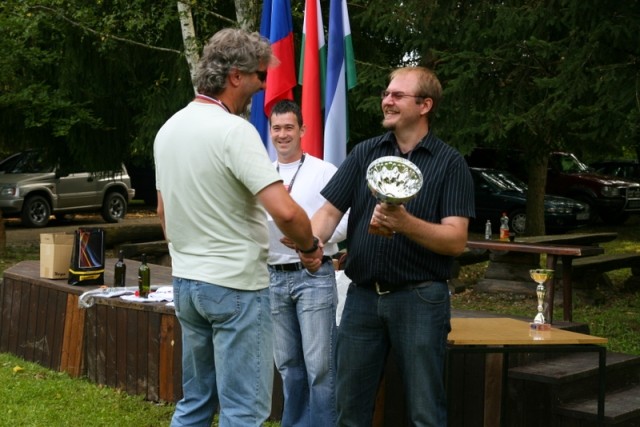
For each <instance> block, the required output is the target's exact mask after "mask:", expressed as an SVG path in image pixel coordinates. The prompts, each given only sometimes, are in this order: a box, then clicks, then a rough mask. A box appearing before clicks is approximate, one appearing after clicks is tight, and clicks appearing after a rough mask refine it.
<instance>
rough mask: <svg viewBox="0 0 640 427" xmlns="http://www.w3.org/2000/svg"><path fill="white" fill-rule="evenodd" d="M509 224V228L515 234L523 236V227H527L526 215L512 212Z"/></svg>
mask: <svg viewBox="0 0 640 427" xmlns="http://www.w3.org/2000/svg"><path fill="white" fill-rule="evenodd" d="M509 219H510V221H509V222H510V223H511V224H509V227H510V229H511V230H513V231H514V232H515V233H516V234H520V235H522V234H524V230H525V227H526V225H527V214H526V213H524V211H514V212H512V213H511V216H510V217H509Z"/></svg>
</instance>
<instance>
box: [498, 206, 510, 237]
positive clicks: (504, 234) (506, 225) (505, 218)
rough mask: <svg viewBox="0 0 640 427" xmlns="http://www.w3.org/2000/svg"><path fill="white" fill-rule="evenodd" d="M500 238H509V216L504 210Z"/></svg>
mask: <svg viewBox="0 0 640 427" xmlns="http://www.w3.org/2000/svg"><path fill="white" fill-rule="evenodd" d="M500 240H509V217H508V216H507V213H506V212H502V217H501V218H500Z"/></svg>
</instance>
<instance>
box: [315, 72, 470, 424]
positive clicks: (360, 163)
mask: <svg viewBox="0 0 640 427" xmlns="http://www.w3.org/2000/svg"><path fill="white" fill-rule="evenodd" d="M441 97H442V87H441V85H440V82H439V81H438V79H437V77H436V75H435V74H434V73H433V72H432V71H431V70H428V69H426V68H422V67H410V68H400V69H397V70H395V71H393V72H392V73H391V75H390V82H389V85H388V86H387V89H386V90H385V91H384V92H383V93H382V102H381V107H382V112H383V115H384V118H383V121H382V125H383V126H384V128H385V129H387V130H388V132H387V133H385V134H383V135H381V136H378V137H375V138H371V139H369V140H367V141H364V142H362V143H360V144H358V145H357V146H356V147H355V148H354V149H353V150H352V152H351V153H350V154H349V156H348V157H347V159H346V160H345V162H344V163H343V164H342V165H341V166H340V168H339V169H338V171H337V172H336V174H335V175H334V176H333V178H332V179H331V181H329V183H328V184H327V186H326V187H325V188H324V189H323V190H322V193H321V194H322V195H323V196H324V197H325V199H327V202H326V203H325V204H324V205H323V206H322V208H320V209H319V210H318V212H317V213H316V214H315V215H314V216H313V219H312V224H313V229H314V235H316V236H317V237H319V238H320V240H322V241H326V240H327V239H328V238H329V237H330V236H331V234H332V232H333V230H334V229H335V227H336V225H337V224H338V223H339V221H340V219H341V218H342V216H343V214H344V212H346V211H347V210H348V209H351V211H350V216H349V225H348V230H347V241H348V244H347V254H348V255H347V263H346V268H345V272H346V274H347V276H348V277H349V278H350V279H351V280H352V284H351V285H350V287H349V291H348V294H347V299H346V302H345V306H344V311H343V313H342V320H341V323H340V327H339V329H338V339H337V348H336V350H337V355H336V360H337V371H336V386H337V389H336V393H337V402H338V425H339V426H370V425H371V421H372V417H373V410H374V403H375V396H376V391H377V388H378V383H379V381H380V378H381V375H382V372H383V369H384V366H385V360H386V357H387V354H388V352H389V351H390V350H391V351H393V352H394V357H395V359H396V361H397V363H398V367H399V370H400V372H401V375H402V381H403V383H404V388H405V396H406V398H407V401H408V405H407V406H408V411H409V414H408V415H409V418H410V420H411V424H412V425H415V426H437V427H441V426H446V425H447V409H446V396H445V391H444V383H443V379H444V375H443V374H444V363H445V351H446V340H447V334H448V333H449V330H450V317H451V310H450V301H449V290H448V286H447V280H448V279H449V278H450V277H451V276H452V266H453V261H454V257H455V256H457V255H459V254H460V253H462V251H463V250H464V248H465V245H466V241H467V229H468V224H469V218H471V217H473V216H474V215H475V212H474V199H473V181H472V179H471V175H470V173H469V170H468V167H467V164H466V162H465V160H464V158H463V157H462V156H461V155H460V153H458V152H457V151H456V150H454V149H453V148H452V147H450V146H449V145H447V144H445V143H444V142H443V141H441V140H440V139H438V138H437V137H436V136H435V134H434V133H433V131H432V130H431V129H430V126H429V123H430V118H431V116H432V114H433V112H434V111H435V108H436V106H437V105H438V102H439V101H440V99H441ZM392 155H395V156H399V157H403V158H406V159H408V160H410V161H411V162H413V163H414V164H416V166H417V167H418V168H419V169H420V171H421V172H422V175H423V178H424V184H423V186H422V189H421V190H420V192H419V193H418V194H417V196H416V197H415V198H414V199H412V200H410V201H409V202H406V203H405V204H403V205H391V204H387V203H377V202H376V199H375V198H374V197H373V196H372V194H371V191H370V190H369V189H368V187H367V182H366V171H367V168H368V166H369V164H370V163H371V162H372V161H374V160H376V159H378V158H380V157H383V156H392ZM371 221H374V222H375V223H377V226H378V228H379V231H378V232H376V233H370V232H369V227H370V222H371ZM380 230H381V232H380Z"/></svg>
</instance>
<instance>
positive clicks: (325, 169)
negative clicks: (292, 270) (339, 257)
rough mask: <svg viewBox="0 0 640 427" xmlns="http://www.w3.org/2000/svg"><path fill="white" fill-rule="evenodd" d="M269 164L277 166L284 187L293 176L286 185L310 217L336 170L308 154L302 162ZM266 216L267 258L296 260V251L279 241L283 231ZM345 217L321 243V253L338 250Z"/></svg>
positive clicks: (272, 261) (284, 261) (276, 261)
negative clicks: (328, 238) (325, 241)
mask: <svg viewBox="0 0 640 427" xmlns="http://www.w3.org/2000/svg"><path fill="white" fill-rule="evenodd" d="M273 165H274V167H277V168H278V169H279V170H280V176H282V179H283V183H284V185H285V186H286V187H289V186H291V181H292V180H293V186H291V187H290V188H291V191H290V193H289V194H291V197H292V198H293V199H294V200H295V201H296V202H297V203H298V204H299V205H300V206H301V207H302V209H304V211H305V212H306V213H307V215H308V216H309V218H311V217H312V216H313V214H314V213H315V212H316V211H317V210H318V209H320V207H321V206H322V205H323V204H324V202H325V201H326V200H325V198H324V197H322V195H320V190H322V189H323V188H324V186H325V184H326V183H327V182H329V180H330V179H331V177H332V176H333V174H334V173H335V172H336V170H337V169H336V167H335V166H334V165H332V164H331V163H329V162H325V161H323V160H320V159H318V158H316V157H313V156H311V155H309V154H305V155H304V162H302V165H300V161H297V162H292V163H278V162H277V161H276V162H274V163H273ZM296 172H297V173H296ZM294 176H295V179H294ZM267 217H268V220H269V258H268V260H267V262H268V263H269V264H272V265H273V264H289V263H292V262H299V261H300V257H299V256H298V254H297V253H296V252H295V251H294V250H292V249H289V248H288V247H286V246H285V245H283V244H282V243H280V239H281V238H282V237H283V234H282V232H281V231H280V230H279V229H278V227H277V226H276V225H275V223H274V221H273V218H271V216H269V215H267ZM347 218H348V216H347V215H345V216H344V217H343V218H342V221H340V223H339V224H338V227H337V228H336V231H335V232H334V234H333V236H331V239H330V240H329V241H328V242H327V243H326V244H325V246H324V254H325V255H333V254H335V253H336V252H338V244H337V243H338V242H340V241H342V240H344V239H345V237H346V235H347V221H348V219H347Z"/></svg>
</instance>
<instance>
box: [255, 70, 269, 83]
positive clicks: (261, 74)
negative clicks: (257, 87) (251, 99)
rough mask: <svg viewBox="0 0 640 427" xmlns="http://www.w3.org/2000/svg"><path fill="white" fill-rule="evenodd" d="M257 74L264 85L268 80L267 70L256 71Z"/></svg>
mask: <svg viewBox="0 0 640 427" xmlns="http://www.w3.org/2000/svg"><path fill="white" fill-rule="evenodd" d="M255 73H256V75H257V76H258V79H260V81H261V82H262V83H264V82H265V81H266V80H267V70H262V71H260V70H256V71H255Z"/></svg>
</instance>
